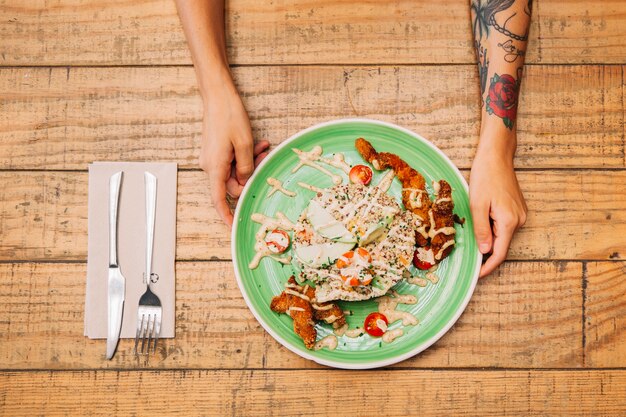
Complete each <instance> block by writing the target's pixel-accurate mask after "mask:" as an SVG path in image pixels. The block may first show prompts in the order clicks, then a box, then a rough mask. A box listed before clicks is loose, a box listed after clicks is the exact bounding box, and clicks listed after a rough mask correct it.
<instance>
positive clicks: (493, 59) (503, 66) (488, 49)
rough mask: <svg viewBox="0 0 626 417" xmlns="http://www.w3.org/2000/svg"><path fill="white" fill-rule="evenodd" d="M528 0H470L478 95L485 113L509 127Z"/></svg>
mask: <svg viewBox="0 0 626 417" xmlns="http://www.w3.org/2000/svg"><path fill="white" fill-rule="evenodd" d="M531 1H532V0H472V1H471V6H470V10H471V15H472V26H473V33H474V45H475V47H476V57H477V60H478V74H479V78H480V91H481V98H482V100H483V103H484V105H485V112H486V114H487V115H488V116H496V117H499V118H500V119H502V121H503V123H504V125H505V126H506V127H507V128H509V129H513V126H514V124H515V120H516V117H517V101H518V97H519V87H520V82H521V76H522V65H523V64H524V56H525V49H526V42H527V40H528V27H529V23H530V14H531V10H532V3H531Z"/></svg>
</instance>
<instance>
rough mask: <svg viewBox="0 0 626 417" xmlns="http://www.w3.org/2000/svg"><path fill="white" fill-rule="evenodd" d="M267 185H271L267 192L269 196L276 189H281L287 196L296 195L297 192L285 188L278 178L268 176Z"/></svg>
mask: <svg viewBox="0 0 626 417" xmlns="http://www.w3.org/2000/svg"><path fill="white" fill-rule="evenodd" d="M267 185H269V186H270V187H272V188H270V190H269V192H268V193H267V196H268V197H271V196H272V195H273V194H274V193H275V192H276V191H280V192H281V193H283V194H285V195H286V196H287V197H295V196H296V193H294V192H293V191H289V190H287V189H285V187H283V183H282V182H280V181H279V180H277V179H276V178H271V177H270V178H268V179H267Z"/></svg>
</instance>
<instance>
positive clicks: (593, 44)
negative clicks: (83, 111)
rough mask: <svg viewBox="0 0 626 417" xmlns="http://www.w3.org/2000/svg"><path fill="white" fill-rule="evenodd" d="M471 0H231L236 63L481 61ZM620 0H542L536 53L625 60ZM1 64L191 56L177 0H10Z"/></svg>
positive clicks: (3, 14)
mask: <svg viewBox="0 0 626 417" xmlns="http://www.w3.org/2000/svg"><path fill="white" fill-rule="evenodd" d="M468 3H469V1H466V0H445V1H438V2H414V1H410V0H394V1H387V2H376V1H368V2H346V1H343V0H318V1H316V2H310V1H304V0H281V1H279V2H270V3H267V2H258V1H255V0H230V1H228V2H227V13H226V16H227V28H228V29H227V32H228V34H227V39H228V41H227V43H228V52H229V55H230V60H231V62H233V63H235V64H277V63H281V64H299V63H304V64H309V63H341V64H355V63H394V64H395V63H472V62H474V51H473V49H472V48H473V41H472V34H471V33H472V32H471V29H470V18H469V7H468ZM625 25H626V5H625V4H624V2H623V1H621V0H602V1H599V0H596V1H591V2H589V1H585V0H558V1H547V0H540V1H536V2H534V10H533V21H532V24H531V31H530V41H529V50H528V53H527V61H528V62H531V63H559V64H560V63H624V62H626V49H625V48H624V47H623V45H624V44H626V33H625V32H624V30H623V28H624V26H625ZM0 37H1V38H2V39H3V47H2V50H1V55H0V58H1V60H0V64H1V65H8V66H12V65H111V64H113V65H154V64H165V65H175V64H190V61H191V60H190V57H189V53H188V51H187V45H186V42H185V39H184V36H183V33H182V30H181V27H180V23H179V21H178V17H177V15H176V9H175V7H174V4H173V2H171V1H168V0H142V1H133V2H129V1H124V0H108V1H104V0H99V1H92V2H84V1H81V0H60V1H56V2H55V3H54V4H50V3H49V2H47V1H45V0H37V1H30V2H22V1H19V0H3V1H2V8H0Z"/></svg>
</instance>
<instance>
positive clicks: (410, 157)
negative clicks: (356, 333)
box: [232, 119, 482, 369]
mask: <svg viewBox="0 0 626 417" xmlns="http://www.w3.org/2000/svg"><path fill="white" fill-rule="evenodd" d="M358 137H364V138H365V139H367V140H369V141H370V142H371V143H372V145H374V147H375V148H376V149H377V150H378V151H379V152H381V151H385V152H391V153H395V154H398V155H400V156H401V157H402V158H403V159H404V160H405V161H407V162H408V163H409V164H410V165H411V166H413V167H414V168H416V169H417V170H419V171H420V172H421V173H422V175H424V177H425V178H426V181H427V183H428V184H432V181H433V180H439V179H445V180H446V181H448V182H449V183H450V185H451V186H452V189H453V192H452V196H453V200H454V203H455V213H457V214H458V215H459V216H460V217H464V218H465V220H466V221H465V224H464V226H463V227H461V226H458V225H457V226H456V229H457V233H456V241H457V243H456V247H455V249H454V250H453V251H452V253H451V254H450V256H448V258H447V259H445V260H444V261H443V262H442V263H441V264H440V266H439V269H438V270H437V275H438V276H439V277H440V280H439V283H437V284H434V285H433V284H431V283H428V285H427V286H426V287H419V286H416V285H412V284H409V283H407V282H404V281H402V282H400V283H399V284H397V285H396V286H395V287H394V288H395V289H396V290H397V291H398V292H399V293H401V294H414V295H415V296H417V299H418V302H417V304H414V305H402V304H401V305H400V306H399V307H398V309H401V310H405V311H409V312H411V313H412V314H413V315H415V316H416V317H417V318H418V320H419V324H418V325H416V326H406V327H404V335H403V336H401V337H399V338H397V339H396V340H394V341H393V342H391V343H384V342H382V339H380V338H375V337H371V336H369V335H367V334H365V335H363V336H361V337H359V338H355V339H352V338H347V337H345V336H343V337H338V338H337V339H338V341H339V344H338V346H337V349H335V350H333V351H329V350H327V349H326V348H324V349H322V350H318V351H312V350H307V349H306V348H305V347H304V344H303V342H302V340H301V339H300V338H299V337H298V336H297V335H296V334H295V333H294V331H293V324H292V321H291V318H290V317H288V316H287V315H285V314H277V313H274V312H273V311H271V310H270V308H269V304H270V301H271V299H272V297H273V296H275V295H277V294H279V293H280V292H281V291H282V290H283V288H284V284H285V282H286V281H287V279H288V278H289V276H291V275H292V274H296V275H297V273H298V270H297V267H296V265H295V264H293V265H281V264H280V263H278V262H276V261H274V260H272V259H270V258H264V259H263V260H262V261H261V263H260V265H259V267H258V268H256V269H254V270H250V269H249V268H248V263H249V262H250V260H251V259H252V258H253V257H254V253H255V252H254V243H255V240H254V235H255V233H256V232H257V230H258V229H259V226H260V225H259V224H258V223H255V222H253V221H251V220H250V216H251V215H252V214H253V213H262V214H265V215H268V216H272V217H273V216H274V215H275V213H276V212H277V211H280V212H283V213H284V214H285V215H286V216H287V217H288V218H289V219H290V220H292V221H294V222H295V221H296V220H297V219H298V217H299V216H300V213H301V212H302V210H303V209H304V208H305V207H306V206H307V205H308V203H309V201H310V200H311V198H313V196H314V193H313V192H312V191H309V190H306V189H303V188H301V187H299V186H298V185H297V182H298V181H303V182H306V183H309V184H312V185H315V186H318V187H321V188H326V187H329V186H331V185H332V183H331V180H330V178H329V177H328V176H327V175H325V174H323V173H320V172H319V171H317V170H315V169H313V168H310V167H303V168H301V169H300V170H298V171H297V172H296V173H292V172H291V170H292V169H293V168H294V167H295V166H296V165H297V164H298V162H299V160H298V157H297V156H296V154H295V153H294V152H292V150H291V149H292V148H298V149H301V150H304V151H309V150H311V148H313V146H315V145H320V146H321V147H322V149H323V153H324V155H332V154H333V153H336V152H341V153H343V154H344V155H345V158H346V161H347V162H348V163H349V164H350V165H357V164H366V163H365V162H364V161H363V158H361V156H360V155H359V154H358V152H357V151H356V149H355V148H354V140H355V139H356V138H358ZM329 170H330V171H332V172H335V173H337V174H340V175H342V176H343V177H344V184H345V183H347V181H348V179H347V176H346V175H344V174H343V172H341V171H340V170H339V169H334V168H332V167H331V168H329ZM382 175H383V173H381V172H377V171H375V170H374V178H373V180H372V184H376V183H377V182H378V181H379V180H380V178H381V177H382ZM268 177H273V178H278V179H279V180H281V181H282V182H283V184H284V186H285V188H287V189H288V190H292V191H295V192H297V195H296V197H287V196H286V195H284V194H282V193H279V192H276V193H274V194H273V195H272V196H271V197H269V198H267V197H266V196H267V193H268V191H269V189H270V187H269V186H268V185H267V183H266V180H267V178H268ZM401 188H402V187H401V185H400V183H399V182H398V180H397V179H394V183H393V184H392V187H391V189H390V191H389V194H390V195H393V196H394V197H395V198H396V199H397V200H398V201H399V202H400V201H401V198H400V193H401ZM429 191H430V192H431V194H432V189H430V190H429ZM288 252H291V249H290V250H289V251H288ZM232 254H233V263H234V265H235V275H236V277H237V283H238V285H239V288H240V290H241V293H242V294H243V297H244V299H245V301H246V303H247V304H248V307H249V308H250V310H251V311H252V313H253V314H254V316H255V317H256V319H257V320H258V321H259V322H260V323H261V325H262V326H263V327H264V328H265V330H267V332H268V333H270V334H271V335H272V336H273V337H274V338H275V339H276V340H278V341H279V342H280V343H281V344H282V345H284V346H285V347H287V348H288V349H289V350H291V351H293V352H295V353H296V354H298V355H300V356H302V357H304V358H307V359H311V360H313V361H315V362H318V363H320V364H323V365H327V366H333V367H337V368H348V369H365V368H376V367H380V366H387V365H391V364H393V363H397V362H400V361H402V360H404V359H407V358H410V357H412V356H414V355H416V354H417V353H419V352H421V351H423V350H424V349H426V348H428V347H429V346H430V345H432V344H433V343H435V342H436V341H437V340H438V339H439V338H440V337H441V336H443V335H444V334H445V333H446V332H447V331H448V329H450V327H452V325H453V324H454V323H455V322H456V320H457V319H458V318H459V316H460V315H461V313H462V312H463V310H464V309H465V306H466V305H467V303H468V302H469V300H470V298H471V296H472V293H473V291H474V287H475V285H476V281H477V280H478V273H479V270H480V264H481V259H482V256H481V254H480V252H479V251H478V248H477V246H476V241H475V239H474V233H473V224H472V218H471V215H470V209H469V198H468V187H467V183H466V181H465V179H464V178H463V176H462V175H461V173H460V172H459V170H458V169H457V168H456V167H455V166H454V164H452V162H451V161H450V160H449V159H448V158H447V157H446V156H445V155H444V154H443V152H441V151H440V150H439V149H438V148H436V147H435V146H434V145H433V144H431V143H430V142H428V141H427V140H426V139H424V138H422V137H421V136H419V135H417V134H415V133H413V132H411V131H409V130H407V129H404V128H401V127H399V126H396V125H393V124H389V123H384V122H380V121H376V120H369V119H344V120H337V121H333V122H329V123H323V124H320V125H316V126H313V127H311V128H309V129H306V130H303V131H301V132H300V133H297V134H296V135H294V136H292V137H291V138H289V139H287V140H286V141H284V142H283V143H281V144H280V145H279V146H278V147H277V148H276V149H274V150H273V151H272V152H271V153H270V154H269V155H268V156H267V158H266V159H265V160H264V161H263V163H262V164H261V165H260V166H259V167H258V168H257V170H256V171H255V173H254V175H253V176H252V178H251V179H250V180H249V181H248V183H247V185H246V187H245V189H244V191H243V193H242V195H241V198H240V199H239V203H238V205H237V210H236V211H235V223H234V226H233V229H232ZM419 273H421V271H420V272H419ZM340 305H341V307H342V308H343V309H344V310H350V311H352V312H353V314H352V315H351V316H348V317H347V321H348V324H349V325H350V328H355V327H357V326H358V327H361V328H362V327H363V321H364V319H365V317H366V316H367V315H368V314H369V313H371V312H373V311H377V307H378V305H377V304H376V303H375V302H374V301H371V300H368V301H359V302H340ZM400 326H401V323H400V322H396V323H394V324H393V325H391V326H390V329H395V328H397V327H400ZM317 331H318V339H319V338H321V337H324V336H326V335H328V334H330V333H332V329H331V327H330V326H329V325H326V324H323V325H322V324H318V325H317Z"/></svg>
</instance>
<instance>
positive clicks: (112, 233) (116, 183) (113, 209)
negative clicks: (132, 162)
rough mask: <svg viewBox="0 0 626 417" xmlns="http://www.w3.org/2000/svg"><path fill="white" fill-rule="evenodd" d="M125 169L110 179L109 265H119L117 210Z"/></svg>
mask: <svg viewBox="0 0 626 417" xmlns="http://www.w3.org/2000/svg"><path fill="white" fill-rule="evenodd" d="M123 173H124V172H123V171H120V172H118V173H115V174H113V175H111V178H110V179H109V266H117V211H118V208H119V200H120V186H121V184H122V175H123Z"/></svg>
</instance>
